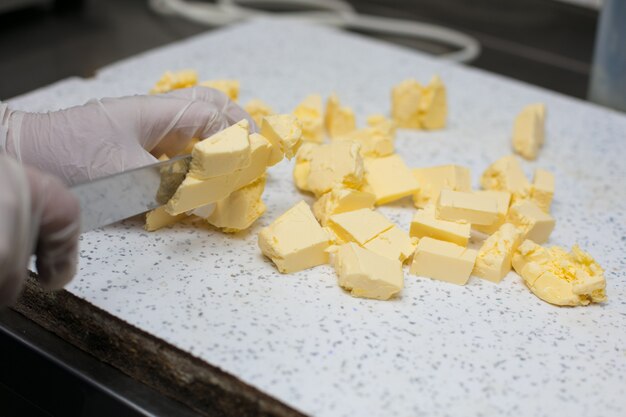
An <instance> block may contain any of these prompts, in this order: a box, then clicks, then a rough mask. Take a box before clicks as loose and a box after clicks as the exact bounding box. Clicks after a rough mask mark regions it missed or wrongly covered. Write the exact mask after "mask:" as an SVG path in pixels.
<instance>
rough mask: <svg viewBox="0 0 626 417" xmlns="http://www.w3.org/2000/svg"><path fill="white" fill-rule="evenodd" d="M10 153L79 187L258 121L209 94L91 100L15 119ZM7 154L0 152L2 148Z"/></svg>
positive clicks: (206, 91)
mask: <svg viewBox="0 0 626 417" xmlns="http://www.w3.org/2000/svg"><path fill="white" fill-rule="evenodd" d="M8 117H9V119H8V135H7V141H6V152H7V153H8V154H9V155H11V156H13V157H15V158H16V159H17V160H19V161H21V162H23V163H24V164H27V165H31V166H36V167H38V168H39V169H41V170H42V171H45V172H48V173H51V174H54V175H56V176H58V177H59V178H61V179H62V180H63V181H64V182H65V183H66V184H77V183H81V182H85V181H89V180H92V179H94V178H97V177H102V176H105V175H109V174H114V173H117V172H120V171H125V170H128V169H131V168H137V167H139V166H143V165H147V164H151V163H154V162H156V158H155V156H160V155H161V154H163V153H166V154H168V155H169V156H172V155H175V154H176V153H178V152H180V151H181V150H183V149H184V148H185V147H186V146H187V144H188V143H189V141H190V140H191V139H192V138H194V137H197V138H206V137H208V136H210V135H212V134H213V133H215V132H217V131H219V130H222V129H224V128H226V127H228V126H230V125H232V124H233V123H236V122H238V121H240V120H241V119H244V118H246V119H248V121H249V122H250V126H251V130H253V131H256V126H255V124H254V122H253V121H252V118H251V117H250V116H249V115H248V113H246V112H245V111H244V110H243V109H242V108H241V107H239V106H238V105H237V104H236V103H234V102H232V101H230V100H229V99H228V97H226V95H224V94H223V93H221V92H219V91H217V90H214V89H212V88H208V87H193V88H187V89H182V90H174V91H172V92H170V93H167V94H163V95H154V96H149V95H145V96H130V97H122V98H105V99H100V100H91V101H89V102H87V103H86V104H84V105H82V106H77V107H71V108H69V109H65V110H59V111H55V112H50V113H25V112H20V111H14V112H11V113H10V114H9V116H8ZM0 146H1V144H0Z"/></svg>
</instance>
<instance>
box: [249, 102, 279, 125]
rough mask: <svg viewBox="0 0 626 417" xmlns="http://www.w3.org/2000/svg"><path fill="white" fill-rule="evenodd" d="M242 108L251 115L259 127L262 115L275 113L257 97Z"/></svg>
mask: <svg viewBox="0 0 626 417" xmlns="http://www.w3.org/2000/svg"><path fill="white" fill-rule="evenodd" d="M243 109H244V110H245V111H246V112H247V113H248V114H249V115H250V117H252V120H254V123H256V125H257V126H258V127H259V128H260V127H261V122H262V121H263V118H264V117H266V116H270V115H272V114H274V113H276V112H275V111H274V110H273V109H272V108H271V107H270V106H269V105H268V104H267V103H265V102H264V101H263V100H259V99H258V98H257V99H252V100H250V101H249V102H248V103H246V105H245V106H244V108H243Z"/></svg>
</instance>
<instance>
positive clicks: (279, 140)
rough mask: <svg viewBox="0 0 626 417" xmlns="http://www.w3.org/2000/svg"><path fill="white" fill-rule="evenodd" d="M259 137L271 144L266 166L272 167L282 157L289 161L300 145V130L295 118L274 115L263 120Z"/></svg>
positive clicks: (292, 116)
mask: <svg viewBox="0 0 626 417" xmlns="http://www.w3.org/2000/svg"><path fill="white" fill-rule="evenodd" d="M261 135H263V136H264V137H265V138H266V139H267V140H269V141H270V143H271V144H272V151H271V153H270V157H269V160H268V166H274V165H276V164H277V163H279V162H280V161H281V160H282V159H283V157H285V156H286V157H287V158H288V159H291V158H293V156H294V155H295V154H296V152H297V151H298V148H299V147H300V144H301V139H302V128H301V126H300V122H299V121H298V119H297V118H296V116H294V115H292V114H274V115H271V116H267V117H264V118H263V121H262V122H261Z"/></svg>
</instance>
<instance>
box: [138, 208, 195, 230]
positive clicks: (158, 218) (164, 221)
mask: <svg viewBox="0 0 626 417" xmlns="http://www.w3.org/2000/svg"><path fill="white" fill-rule="evenodd" d="M185 217H187V216H186V215H185V214H184V213H183V214H179V215H177V216H172V215H170V214H168V213H167V212H166V211H165V207H164V206H161V207H158V208H155V209H154V210H151V211H149V212H148V213H146V224H145V225H144V228H145V229H146V231H148V232H154V231H155V230H159V229H161V228H163V227H165V226H169V225H172V224H174V223H177V222H179V221H180V220H182V219H184V218H185Z"/></svg>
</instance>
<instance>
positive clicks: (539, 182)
mask: <svg viewBox="0 0 626 417" xmlns="http://www.w3.org/2000/svg"><path fill="white" fill-rule="evenodd" d="M553 196H554V175H553V174H552V173H551V172H550V171H546V170H545V169H541V168H537V169H536V170H535V177H534V178H533V184H532V186H531V188H530V198H531V200H533V202H534V203H535V204H536V205H537V207H539V208H540V209H541V210H543V211H545V212H546V213H549V212H550V206H551V205H552V198H553Z"/></svg>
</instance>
